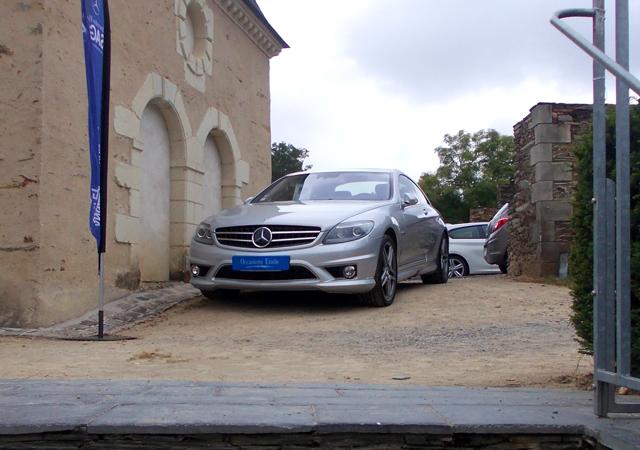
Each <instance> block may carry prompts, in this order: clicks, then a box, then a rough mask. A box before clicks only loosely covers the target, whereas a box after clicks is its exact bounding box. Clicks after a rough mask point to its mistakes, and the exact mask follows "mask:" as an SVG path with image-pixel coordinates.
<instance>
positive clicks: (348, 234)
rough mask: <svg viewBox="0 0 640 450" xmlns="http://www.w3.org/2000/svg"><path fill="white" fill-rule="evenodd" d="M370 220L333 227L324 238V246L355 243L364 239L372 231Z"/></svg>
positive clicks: (344, 223) (343, 223)
mask: <svg viewBox="0 0 640 450" xmlns="http://www.w3.org/2000/svg"><path fill="white" fill-rule="evenodd" d="M373 225H374V223H373V221H372V220H358V221H353V222H342V223H339V224H338V225H336V226H335V227H333V229H332V230H331V231H329V234H327V237H325V238H324V243H325V244H338V243H340V242H349V241H355V240H356V239H360V238H363V237H365V236H366V235H367V234H369V233H371V230H373Z"/></svg>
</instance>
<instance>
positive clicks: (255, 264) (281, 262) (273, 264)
mask: <svg viewBox="0 0 640 450" xmlns="http://www.w3.org/2000/svg"><path fill="white" fill-rule="evenodd" d="M289 260H290V258H289V256H242V255H238V256H233V257H232V258H231V268H232V269H233V270H238V271H258V270H262V271H265V272H269V271H271V272H278V271H282V270H289Z"/></svg>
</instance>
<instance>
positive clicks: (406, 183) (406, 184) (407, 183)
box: [398, 175, 429, 205]
mask: <svg viewBox="0 0 640 450" xmlns="http://www.w3.org/2000/svg"><path fill="white" fill-rule="evenodd" d="M398 187H399V189H400V200H402V197H403V195H404V194H412V195H413V196H414V197H416V198H417V199H418V202H420V203H422V204H423V205H424V204H425V203H429V202H428V201H427V198H426V197H425V195H424V194H423V193H422V190H421V189H420V188H419V187H418V186H417V185H416V184H415V183H414V182H413V181H411V180H410V179H409V178H407V177H405V176H403V175H400V180H399V183H398Z"/></svg>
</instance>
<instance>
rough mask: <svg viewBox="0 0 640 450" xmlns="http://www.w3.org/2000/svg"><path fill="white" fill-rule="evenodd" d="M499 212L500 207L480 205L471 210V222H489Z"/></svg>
mask: <svg viewBox="0 0 640 450" xmlns="http://www.w3.org/2000/svg"><path fill="white" fill-rule="evenodd" d="M497 212H498V208H491V207H487V206H480V207H477V208H471V209H470V210H469V222H488V221H490V220H491V218H492V217H493V216H494V215H495V214H496V213H497Z"/></svg>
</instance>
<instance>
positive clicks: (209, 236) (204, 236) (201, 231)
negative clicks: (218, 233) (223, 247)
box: [193, 223, 213, 245]
mask: <svg viewBox="0 0 640 450" xmlns="http://www.w3.org/2000/svg"><path fill="white" fill-rule="evenodd" d="M193 239H194V240H196V241H198V242H200V243H202V244H209V245H212V244H213V233H212V232H211V226H210V225H209V224H208V223H201V224H200V225H198V228H197V229H196V234H195V235H194V236H193Z"/></svg>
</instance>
